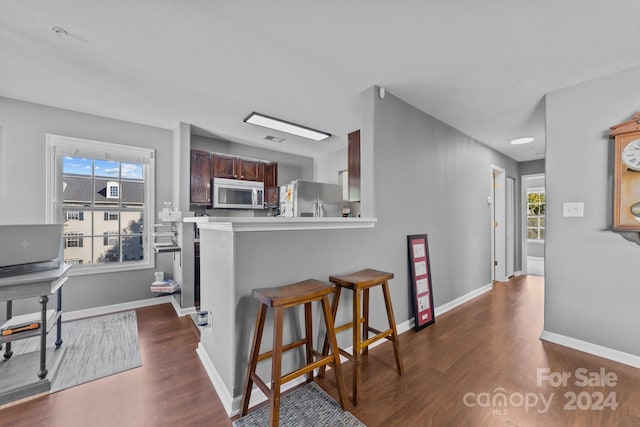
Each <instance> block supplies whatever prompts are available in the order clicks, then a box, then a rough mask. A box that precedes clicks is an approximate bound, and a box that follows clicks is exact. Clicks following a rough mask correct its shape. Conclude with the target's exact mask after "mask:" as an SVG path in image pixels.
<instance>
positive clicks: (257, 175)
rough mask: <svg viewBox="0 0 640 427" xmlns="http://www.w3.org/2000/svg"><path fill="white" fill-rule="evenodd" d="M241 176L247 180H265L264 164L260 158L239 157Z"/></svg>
mask: <svg viewBox="0 0 640 427" xmlns="http://www.w3.org/2000/svg"><path fill="white" fill-rule="evenodd" d="M238 162H239V164H240V165H239V166H240V167H239V168H238V169H239V170H240V177H239V179H244V180H246V181H259V182H263V181H264V164H263V162H262V161H260V160H248V159H242V158H238Z"/></svg>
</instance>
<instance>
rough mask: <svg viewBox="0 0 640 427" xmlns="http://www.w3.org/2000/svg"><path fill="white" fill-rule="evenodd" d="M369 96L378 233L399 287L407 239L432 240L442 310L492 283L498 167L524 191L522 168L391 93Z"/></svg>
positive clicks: (404, 272) (437, 300)
mask: <svg viewBox="0 0 640 427" xmlns="http://www.w3.org/2000/svg"><path fill="white" fill-rule="evenodd" d="M366 96H369V97H370V99H371V100H372V102H373V105H374V108H373V110H374V120H373V123H374V129H373V132H372V134H373V135H374V147H373V158H374V174H375V175H374V176H375V178H374V182H375V188H374V191H375V216H377V217H378V219H379V224H378V226H377V227H376V232H377V233H379V234H378V239H379V242H381V244H383V245H384V248H385V257H386V258H391V259H393V264H394V266H395V270H394V271H395V272H396V277H397V279H396V280H397V283H399V284H400V285H399V286H406V285H405V284H406V283H407V280H408V278H407V248H406V235H408V234H420V233H427V234H428V235H429V251H430V253H431V274H432V277H433V287H434V290H433V295H434V303H435V304H436V306H438V305H442V304H444V303H446V302H449V301H451V300H453V299H455V298H458V297H460V296H462V295H465V294H467V293H469V292H471V291H473V290H475V289H477V288H479V287H481V286H483V285H486V284H488V283H491V243H490V242H491V235H490V230H491V228H490V225H491V207H490V206H489V205H488V204H487V197H488V196H489V195H491V188H492V183H491V165H496V166H500V167H502V168H503V169H505V170H506V175H507V176H511V177H514V178H516V188H519V187H518V185H519V180H518V165H517V163H516V162H515V161H514V160H513V159H511V158H509V157H506V156H504V155H502V154H500V153H498V152H496V151H494V150H492V149H490V148H488V147H487V146H485V145H483V144H481V143H479V142H477V141H475V140H474V139H472V138H471V137H469V136H468V135H466V134H464V133H462V132H460V131H458V130H456V129H454V128H452V127H450V126H448V125H446V124H445V123H443V122H441V121H439V120H436V119H435V118H433V117H431V116H429V115H427V114H425V113H423V112H422V111H420V110H418V109H416V108H414V107H412V106H411V105H409V104H407V103H406V102H404V101H402V100H400V99H399V98H396V97H395V96H393V95H392V94H390V93H389V92H387V96H385V98H384V99H383V100H381V99H379V98H378V97H377V96H376V95H375V91H374V90H369V91H368V93H367V95H366ZM368 143H369V142H368V141H365V142H364V143H363V149H366V145H367V144H368ZM365 179H366V177H365ZM517 223H519V222H517ZM517 234H519V233H517ZM515 247H516V248H519V247H520V241H519V240H517V242H516V245H515ZM518 252H519V251H518ZM519 259H520V257H519V256H518V254H516V260H519ZM519 264H520V263H519V262H517V261H516V265H515V269H516V270H518V269H519ZM405 312H406V311H405Z"/></svg>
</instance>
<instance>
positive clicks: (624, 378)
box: [0, 276, 640, 427]
mask: <svg viewBox="0 0 640 427" xmlns="http://www.w3.org/2000/svg"><path fill="white" fill-rule="evenodd" d="M392 285H393V283H392ZM543 299H544V292H543V279H542V278H540V277H535V276H521V277H516V278H514V279H512V280H510V281H509V282H506V283H496V284H495V286H494V289H493V290H492V291H491V292H488V293H486V294H484V295H481V296H480V297H478V298H476V299H474V300H472V301H470V302H468V303H466V304H464V305H463V306H460V307H458V308H456V309H454V310H451V311H449V312H448V313H445V314H443V315H441V316H439V317H437V318H436V323H435V324H434V325H431V326H429V327H427V328H426V329H423V330H422V331H419V332H414V331H409V332H405V333H404V334H402V335H401V336H400V342H401V352H402V355H403V359H404V367H405V376H403V377H400V376H398V375H397V373H396V370H395V362H394V358H393V351H392V349H391V343H387V342H385V343H384V344H382V345H380V346H378V347H376V348H374V349H372V350H370V352H369V356H368V357H367V358H365V361H364V362H363V367H362V388H361V392H362V395H361V396H362V400H361V403H360V404H359V405H358V406H357V407H353V406H351V405H350V404H349V406H348V407H347V409H348V410H349V411H350V412H351V413H353V414H354V415H355V416H356V417H358V419H360V420H361V421H362V422H363V423H365V424H366V425H367V426H368V427H375V426H416V427H417V426H420V427H422V426H521V427H525V426H545V427H547V426H580V427H587V426H629V427H630V426H640V405H638V402H640V370H638V369H635V368H631V367H629V366H626V365H622V364H618V363H615V362H611V361H608V360H605V359H601V358H598V357H595V356H591V355H588V354H585V353H580V352H577V351H574V350H571V349H568V348H565V347H562V346H559V345H555V344H551V343H547V342H544V341H540V340H539V339H538V337H539V335H540V332H541V330H542V326H543V317H542V316H543ZM372 309H375V307H372ZM137 313H138V325H139V336H140V339H139V342H140V349H141V353H142V367H140V368H137V369H133V370H131V371H128V372H124V373H121V374H117V375H113V376H111V377H107V378H104V379H100V380H97V381H93V382H91V383H88V384H84V385H81V386H77V387H74V388H71V389H68V390H64V391H61V392H58V393H54V394H51V395H48V396H45V397H41V398H38V399H35V400H31V401H28V402H25V403H21V404H18V405H15V406H12V407H9V408H5V409H3V410H1V411H0V426H29V427H34V426H65V427H67V426H87V425H91V426H123V427H124V426H196V425H198V426H225V427H226V426H230V425H231V422H230V420H229V419H228V417H227V415H226V413H225V412H224V409H223V407H222V405H221V403H220V401H219V400H218V398H217V395H216V393H215V391H214V389H213V387H212V386H211V383H210V382H209V379H208V378H207V376H206V373H205V371H204V369H203V368H202V366H201V364H200V361H199V359H198V357H197V356H196V353H195V348H196V346H197V343H198V338H197V336H196V333H195V329H194V328H193V326H192V323H191V320H190V319H189V318H187V317H184V318H178V317H177V316H176V315H175V312H174V311H173V308H172V307H171V306H170V305H162V306H155V307H148V308H143V309H138V310H137ZM594 321H596V320H594ZM373 326H374V327H375V326H376V325H373ZM380 326H384V325H380ZM343 366H344V373H345V375H346V378H347V380H350V378H351V367H350V364H349V363H345V364H344V365H343ZM544 369H547V370H548V371H547V372H548V373H549V374H551V375H552V376H555V375H556V374H557V375H559V374H561V373H564V372H569V373H571V378H569V379H568V380H567V385H566V386H564V385H559V386H558V387H553V386H551V385H550V384H549V382H548V381H542V383H541V384H540V385H538V375H539V374H538V372H539V370H544ZM578 369H584V372H585V373H587V374H593V373H599V372H600V371H601V369H604V370H605V372H607V373H609V375H611V374H612V373H613V374H615V376H616V378H617V379H616V381H615V383H616V384H615V385H611V386H599V387H596V386H589V387H579V386H578V385H576V384H575V383H576V381H577V380H579V379H580V378H579V377H578V378H576V370H578ZM540 372H543V371H540ZM580 372H582V371H580ZM317 381H318V383H319V384H320V385H321V386H322V387H323V388H324V389H325V390H327V391H328V392H329V393H330V394H331V395H332V396H334V397H336V398H337V390H336V389H335V386H334V377H333V375H332V374H331V373H328V374H327V376H326V377H325V379H317ZM571 393H574V394H575V396H576V398H577V399H576V401H575V402H573V403H575V410H572V409H570V408H565V406H567V405H568V404H569V405H570V404H571V403H572V401H571V399H572V395H571ZM598 393H601V394H602V399H600V394H598ZM611 393H613V396H615V399H616V403H617V408H616V409H615V410H611V404H612V403H613V401H612V397H609V400H605V398H606V397H607V396H611ZM501 396H506V398H507V402H506V404H505V405H502V406H499V405H498V404H499V403H502V401H501V400H500V399H499V398H500V397H501ZM542 399H545V402H549V400H550V403H549V405H548V407H547V406H545V403H544V402H543V401H542ZM527 401H528V402H529V403H530V406H529V407H528V408H527V407H525V405H524V404H523V403H524V402H527ZM494 403H495V405H494ZM598 403H600V404H602V405H601V406H603V408H604V409H602V410H597V409H596V407H597V404H598ZM593 405H596V406H595V407H594V409H593V410H591V409H587V408H591V407H592V406H593ZM580 408H582V409H580Z"/></svg>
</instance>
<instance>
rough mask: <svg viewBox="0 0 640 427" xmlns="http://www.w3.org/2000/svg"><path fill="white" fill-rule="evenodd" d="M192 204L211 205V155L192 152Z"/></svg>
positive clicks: (202, 152)
mask: <svg viewBox="0 0 640 427" xmlns="http://www.w3.org/2000/svg"><path fill="white" fill-rule="evenodd" d="M191 204H193V205H211V153H209V152H207V151H200V150H191Z"/></svg>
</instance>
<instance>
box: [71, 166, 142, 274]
mask: <svg viewBox="0 0 640 427" xmlns="http://www.w3.org/2000/svg"><path fill="white" fill-rule="evenodd" d="M143 168H144V166H143V165H142V164H136V163H125V162H117V161H111V160H97V159H87V158H81V157H70V156H66V157H64V158H63V159H62V196H63V197H62V198H63V206H62V210H63V219H64V226H65V228H64V230H65V239H64V257H65V260H66V261H67V262H69V263H74V264H82V265H87V264H103V263H117V262H131V261H141V260H143V259H144V246H143V242H144V227H143V220H144V218H143V211H144V169H143Z"/></svg>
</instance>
